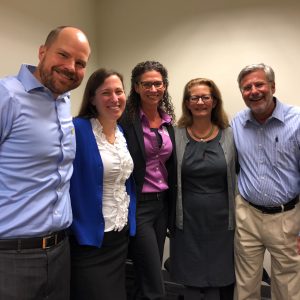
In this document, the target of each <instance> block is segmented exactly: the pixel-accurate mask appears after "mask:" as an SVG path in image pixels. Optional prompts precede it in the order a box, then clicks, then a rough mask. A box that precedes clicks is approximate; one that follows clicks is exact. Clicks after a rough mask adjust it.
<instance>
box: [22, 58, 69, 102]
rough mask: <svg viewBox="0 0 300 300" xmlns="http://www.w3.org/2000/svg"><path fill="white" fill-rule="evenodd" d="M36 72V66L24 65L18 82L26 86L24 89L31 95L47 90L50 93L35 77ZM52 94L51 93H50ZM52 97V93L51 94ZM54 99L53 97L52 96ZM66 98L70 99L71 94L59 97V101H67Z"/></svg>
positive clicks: (67, 93)
mask: <svg viewBox="0 0 300 300" xmlns="http://www.w3.org/2000/svg"><path fill="white" fill-rule="evenodd" d="M35 70H36V66H32V65H26V64H22V65H21V68H20V71H19V73H18V75H17V78H18V80H19V81H20V82H21V83H22V85H23V86H24V89H25V91H26V92H27V93H30V92H31V91H34V90H47V91H49V92H50V90H49V89H48V88H46V87H45V86H44V85H43V84H42V83H41V82H40V81H38V80H37V79H36V78H35V76H34V75H33V73H34V71H35ZM50 93H51V92H50ZM51 95H52V93H51ZM52 97H53V96H52ZM65 98H70V92H66V93H64V94H62V95H59V96H58V97H57V100H58V99H60V100H65Z"/></svg>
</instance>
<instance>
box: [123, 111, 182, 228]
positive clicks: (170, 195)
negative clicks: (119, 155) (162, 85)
mask: <svg viewBox="0 0 300 300" xmlns="http://www.w3.org/2000/svg"><path fill="white" fill-rule="evenodd" d="M119 124H120V125H121V126H122V128H123V130H124V135H125V138H126V140H127V144H128V149H129V152H130V154H131V157H132V159H133V163H134V169H133V177H134V180H135V184H136V193H137V201H140V198H141V192H142V188H143V184H144V178H145V173H146V153H145V144H144V136H143V129H142V124H141V120H140V117H139V115H137V116H136V117H135V118H134V120H130V119H129V118H128V116H127V113H126V112H125V113H124V114H123V116H122V118H121V119H120V120H119ZM164 126H165V127H166V128H167V130H168V132H169V135H170V138H171V142H172V145H173V151H172V154H171V156H170V157H169V159H168V160H167V161H166V168H167V171H168V186H169V189H168V191H167V199H168V211H169V216H168V228H169V230H171V231H172V229H173V228H174V224H175V223H174V221H175V205H176V195H177V193H176V192H177V184H176V180H177V176H176V172H177V168H176V162H177V160H176V147H175V136H174V129H173V126H172V125H164ZM137 213H138V212H137Z"/></svg>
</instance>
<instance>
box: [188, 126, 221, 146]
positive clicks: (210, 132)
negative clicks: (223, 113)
mask: <svg viewBox="0 0 300 300" xmlns="http://www.w3.org/2000/svg"><path fill="white" fill-rule="evenodd" d="M214 129H215V126H214V125H213V124H212V125H211V129H210V131H209V133H208V134H207V135H205V136H202V137H200V136H198V135H197V134H195V132H194V131H193V130H192V127H190V131H191V133H192V135H193V136H194V137H195V138H197V139H198V140H200V142H205V140H206V139H208V138H210V137H211V136H212V134H213V132H214Z"/></svg>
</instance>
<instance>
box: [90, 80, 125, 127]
mask: <svg viewBox="0 0 300 300" xmlns="http://www.w3.org/2000/svg"><path fill="white" fill-rule="evenodd" d="M125 103H126V96H125V92H124V88H123V84H122V81H121V79H120V78H119V77H118V76H117V75H111V76H109V77H107V78H106V79H105V81H104V82H103V84H102V85H100V86H99V87H98V88H97V90H96V93H95V96H94V98H93V100H92V104H93V105H94V106H95V107H96V110H97V112H98V119H99V121H100V123H101V124H102V123H104V122H116V121H117V120H118V119H119V118H120V117H121V115H122V113H123V111H124V109H125Z"/></svg>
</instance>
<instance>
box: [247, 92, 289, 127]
mask: <svg viewBox="0 0 300 300" xmlns="http://www.w3.org/2000/svg"><path fill="white" fill-rule="evenodd" d="M273 100H274V102H275V108H274V110H273V112H272V115H271V116H270V117H269V118H268V119H267V120H266V123H268V122H270V121H271V120H272V119H276V120H278V121H279V122H281V123H284V105H283V104H282V103H281V102H280V101H279V100H278V99H277V98H276V97H273ZM249 122H250V123H255V124H259V123H258V122H257V121H256V120H255V118H254V117H253V114H252V112H251V110H250V109H249V108H248V109H246V110H245V113H244V116H243V121H242V124H243V126H244V127H245V126H246V125H247V124H248V123H249Z"/></svg>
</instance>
